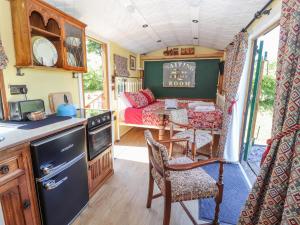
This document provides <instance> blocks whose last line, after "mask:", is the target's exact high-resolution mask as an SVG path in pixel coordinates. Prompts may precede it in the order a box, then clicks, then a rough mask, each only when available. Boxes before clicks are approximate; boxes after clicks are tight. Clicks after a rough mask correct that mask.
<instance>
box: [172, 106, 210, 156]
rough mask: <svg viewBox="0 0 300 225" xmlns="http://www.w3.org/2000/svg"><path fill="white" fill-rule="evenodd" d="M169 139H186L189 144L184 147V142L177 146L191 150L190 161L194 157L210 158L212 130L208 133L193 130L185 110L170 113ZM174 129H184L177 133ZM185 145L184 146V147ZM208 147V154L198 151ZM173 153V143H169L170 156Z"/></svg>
mask: <svg viewBox="0 0 300 225" xmlns="http://www.w3.org/2000/svg"><path fill="white" fill-rule="evenodd" d="M169 123H170V139H172V138H175V139H177V138H188V139H189V143H188V144H187V145H186V142H178V143H177V144H179V145H181V146H183V147H185V148H186V149H187V150H189V149H191V151H192V159H193V160H195V157H196V155H197V154H198V155H203V156H206V157H208V158H211V157H212V150H213V143H214V142H213V128H212V129H211V130H210V133H207V131H203V130H199V129H197V128H195V127H194V126H193V125H192V124H190V123H189V118H188V112H187V110H186V109H178V110H172V111H171V112H170V119H169ZM175 128H177V129H178V128H181V129H184V130H183V131H179V132H177V133H175V132H174V130H175ZM185 145H186V146H185ZM206 145H209V154H207V153H203V152H200V151H199V150H200V149H201V148H202V147H204V146H206ZM172 152H173V143H170V153H169V154H170V155H171V154H172Z"/></svg>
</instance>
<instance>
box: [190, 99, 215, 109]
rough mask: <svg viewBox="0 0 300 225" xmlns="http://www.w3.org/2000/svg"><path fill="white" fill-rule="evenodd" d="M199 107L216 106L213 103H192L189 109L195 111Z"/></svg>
mask: <svg viewBox="0 0 300 225" xmlns="http://www.w3.org/2000/svg"><path fill="white" fill-rule="evenodd" d="M197 106H214V103H213V102H203V101H196V102H190V103H189V104H188V107H189V108H190V109H195V108H196V107H197Z"/></svg>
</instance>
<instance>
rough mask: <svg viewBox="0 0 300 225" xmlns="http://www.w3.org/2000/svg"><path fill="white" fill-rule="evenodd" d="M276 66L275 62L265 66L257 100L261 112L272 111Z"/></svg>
mask: <svg viewBox="0 0 300 225" xmlns="http://www.w3.org/2000/svg"><path fill="white" fill-rule="evenodd" d="M276 65H277V62H271V63H269V65H268V66H267V65H266V64H265V68H264V69H265V70H264V75H263V79H262V83H261V95H260V99H259V109H260V110H261V111H272V110H273V106H274V99H275V87H276V78H275V77H276V76H275V74H276Z"/></svg>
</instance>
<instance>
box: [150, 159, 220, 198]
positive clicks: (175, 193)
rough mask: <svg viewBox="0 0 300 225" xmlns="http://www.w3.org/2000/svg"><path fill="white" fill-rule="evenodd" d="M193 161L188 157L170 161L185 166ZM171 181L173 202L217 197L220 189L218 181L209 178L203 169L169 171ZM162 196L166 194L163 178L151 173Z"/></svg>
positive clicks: (153, 171) (154, 171)
mask: <svg viewBox="0 0 300 225" xmlns="http://www.w3.org/2000/svg"><path fill="white" fill-rule="evenodd" d="M192 162H193V161H192V160H191V159H189V158H187V157H181V158H177V159H173V160H170V161H169V163H170V164H185V163H192ZM169 172H170V176H169V178H168V179H169V180H170V181H171V191H172V202H178V201H188V200H194V199H200V198H201V199H202V198H212V197H216V196H217V194H218V187H217V185H216V181H215V180H214V179H213V178H212V177H211V176H209V175H208V174H207V173H206V172H205V171H204V170H203V169H202V168H197V169H192V170H188V171H169ZM151 173H152V176H153V178H154V180H155V181H156V183H157V185H158V187H159V189H160V190H161V192H162V194H163V195H164V193H165V187H164V180H163V177H162V176H160V175H159V173H158V172H156V170H155V169H152V171H151Z"/></svg>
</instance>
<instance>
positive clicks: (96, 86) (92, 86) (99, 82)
mask: <svg viewBox="0 0 300 225" xmlns="http://www.w3.org/2000/svg"><path fill="white" fill-rule="evenodd" d="M99 73H101V72H100V70H91V71H89V72H87V73H86V74H85V75H84V76H83V86H84V90H85V91H102V90H103V76H99Z"/></svg>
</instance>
